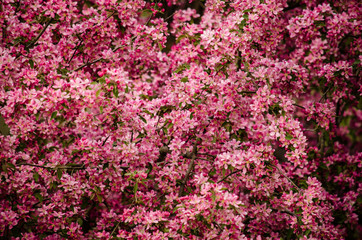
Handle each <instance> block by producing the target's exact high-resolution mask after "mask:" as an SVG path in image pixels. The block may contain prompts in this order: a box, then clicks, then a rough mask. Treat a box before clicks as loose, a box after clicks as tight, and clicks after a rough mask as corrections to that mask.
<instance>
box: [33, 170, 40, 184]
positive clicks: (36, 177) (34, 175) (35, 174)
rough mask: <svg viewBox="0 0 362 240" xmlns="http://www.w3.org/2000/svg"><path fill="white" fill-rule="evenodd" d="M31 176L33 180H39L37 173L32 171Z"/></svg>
mask: <svg viewBox="0 0 362 240" xmlns="http://www.w3.org/2000/svg"><path fill="white" fill-rule="evenodd" d="M33 177H34V181H35V182H39V173H37V172H34V173H33Z"/></svg>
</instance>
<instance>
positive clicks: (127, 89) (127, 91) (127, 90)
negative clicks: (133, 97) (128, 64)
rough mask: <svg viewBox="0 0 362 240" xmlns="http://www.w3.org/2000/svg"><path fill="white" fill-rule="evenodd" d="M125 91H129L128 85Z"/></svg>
mask: <svg viewBox="0 0 362 240" xmlns="http://www.w3.org/2000/svg"><path fill="white" fill-rule="evenodd" d="M125 92H126V93H129V88H128V85H126V90H125Z"/></svg>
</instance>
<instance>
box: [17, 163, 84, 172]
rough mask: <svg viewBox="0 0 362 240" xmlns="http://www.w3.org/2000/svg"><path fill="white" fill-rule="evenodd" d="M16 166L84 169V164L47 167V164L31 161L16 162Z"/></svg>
mask: <svg viewBox="0 0 362 240" xmlns="http://www.w3.org/2000/svg"><path fill="white" fill-rule="evenodd" d="M16 165H17V166H31V167H39V168H44V169H49V170H57V169H85V166H84V165H77V166H64V165H60V166H56V167H47V166H42V165H36V164H32V163H19V164H16Z"/></svg>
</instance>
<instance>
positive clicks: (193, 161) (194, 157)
mask: <svg viewBox="0 0 362 240" xmlns="http://www.w3.org/2000/svg"><path fill="white" fill-rule="evenodd" d="M196 153H197V140H196V141H195V144H194V147H193V149H192V152H191V154H192V157H191V161H190V164H189V167H188V169H187V172H186V175H185V178H184V179H183V181H182V183H181V186H180V190H179V192H178V196H179V197H181V196H182V195H183V194H184V189H185V185H186V183H187V181H188V179H189V177H190V174H191V171H192V169H193V168H194V164H195V159H196Z"/></svg>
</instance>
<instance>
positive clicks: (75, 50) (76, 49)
mask: <svg viewBox="0 0 362 240" xmlns="http://www.w3.org/2000/svg"><path fill="white" fill-rule="evenodd" d="M82 43H83V38H82V39H81V40H80V42H79V44H78V46H77V47H76V48H75V49H74V52H73V55H72V57H71V58H70V59H69V60H68V64H69V63H70V62H71V61H72V60H73V58H74V56H75V53H76V52H77V51H78V49H79V47H80V45H82Z"/></svg>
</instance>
